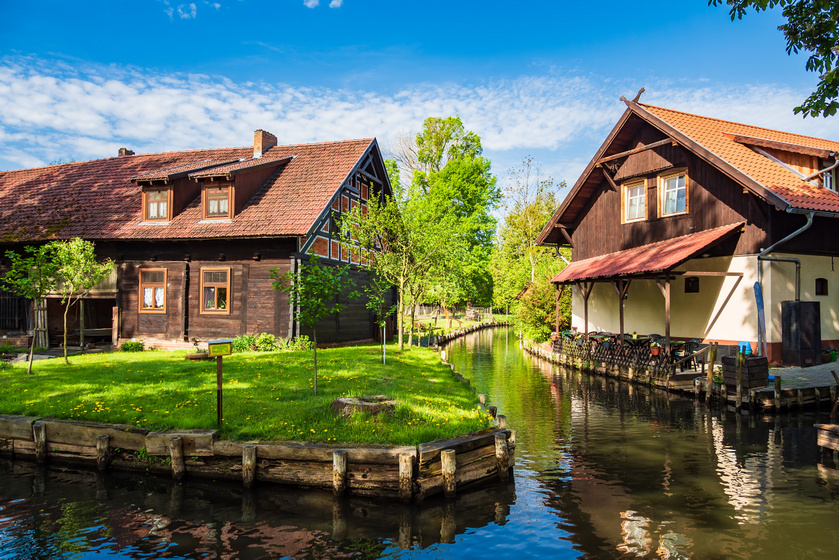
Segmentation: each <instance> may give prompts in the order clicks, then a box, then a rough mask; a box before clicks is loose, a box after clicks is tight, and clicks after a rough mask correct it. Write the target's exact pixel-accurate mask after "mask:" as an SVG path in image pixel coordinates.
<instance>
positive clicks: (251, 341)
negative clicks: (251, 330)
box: [233, 334, 256, 352]
mask: <svg viewBox="0 0 839 560" xmlns="http://www.w3.org/2000/svg"><path fill="white" fill-rule="evenodd" d="M252 350H256V337H255V336H254V335H252V334H243V335H241V336H237V337H236V338H234V339H233V351H234V352H250V351H252Z"/></svg>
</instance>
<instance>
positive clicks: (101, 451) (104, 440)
mask: <svg viewBox="0 0 839 560" xmlns="http://www.w3.org/2000/svg"><path fill="white" fill-rule="evenodd" d="M110 462H111V436H109V435H102V436H96V468H97V469H99V470H100V471H105V470H108V464H109V463H110Z"/></svg>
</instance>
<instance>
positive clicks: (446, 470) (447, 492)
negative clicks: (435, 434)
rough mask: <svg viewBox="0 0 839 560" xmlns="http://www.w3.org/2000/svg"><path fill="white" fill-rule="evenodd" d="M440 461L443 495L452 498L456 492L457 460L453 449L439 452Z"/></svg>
mask: <svg viewBox="0 0 839 560" xmlns="http://www.w3.org/2000/svg"><path fill="white" fill-rule="evenodd" d="M440 462H441V463H442V467H443V495H444V496H446V497H447V498H453V497H454V496H455V495H456V494H457V480H456V479H455V473H456V472H457V460H456V456H455V451H454V449H444V450H443V451H441V452H440Z"/></svg>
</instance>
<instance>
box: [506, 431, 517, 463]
mask: <svg viewBox="0 0 839 560" xmlns="http://www.w3.org/2000/svg"><path fill="white" fill-rule="evenodd" d="M507 454H508V456H509V460H508V461H507V465H508V466H509V467H510V468H511V469H512V468H513V467H514V466H515V465H516V431H515V430H510V439H508V440H507Z"/></svg>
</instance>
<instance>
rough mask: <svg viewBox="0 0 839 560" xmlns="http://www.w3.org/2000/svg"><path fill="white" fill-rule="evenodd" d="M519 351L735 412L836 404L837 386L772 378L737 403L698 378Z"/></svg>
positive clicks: (732, 394) (729, 394) (746, 391)
mask: <svg viewBox="0 0 839 560" xmlns="http://www.w3.org/2000/svg"><path fill="white" fill-rule="evenodd" d="M522 348H523V350H524V351H525V352H526V353H528V354H530V355H532V356H535V357H537V358H539V359H542V360H545V361H548V362H550V363H553V364H557V365H562V366H566V367H572V368H575V369H578V370H580V371H586V372H589V373H595V374H599V375H605V376H607V377H615V378H618V379H623V380H625V381H630V382H633V383H638V384H642V385H647V386H649V387H657V388H659V389H666V390H668V391H671V392H674V393H682V394H687V395H692V396H693V397H694V398H696V399H700V398H704V399H705V401H706V402H710V401H711V400H715V401H717V402H720V403H725V404H726V405H727V406H734V407H735V408H747V409H752V410H753V409H761V410H763V411H766V412H779V411H781V410H784V409H787V410H789V409H793V408H803V407H807V406H816V405H818V404H822V403H823V404H832V403H834V402H836V398H837V386H836V385H831V386H826V387H805V388H800V389H794V388H791V389H782V388H781V384H780V378H779V377H776V378H775V384H774V386H773V388H772V390H770V391H765V390H764V391H756V390H754V389H748V388H744V390H743V393H742V395H741V397H740V399H739V400H738V399H737V395H736V393H735V391H733V390H731V389H729V388H727V387H726V386H725V385H721V386H717V384H716V383H715V384H714V385H713V386H712V387H711V390H710V391H707V390H706V385H707V381H706V379H700V380H699V382H698V383H695V382H694V379H695V378H697V377H700V375H698V374H677V375H675V376H673V377H672V378H669V379H665V378H661V377H656V376H654V375H653V374H652V372H649V371H637V372H636V371H633V370H632V369H629V370H627V369H624V368H619V367H618V366H615V365H611V364H607V363H605V362H602V363H600V362H583V361H582V360H579V359H572V358H570V357H568V356H565V355H563V354H556V353H553V352H550V351H548V350H545V349H544V348H542V347H535V348H531V347H528V346H523V347H522Z"/></svg>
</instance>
